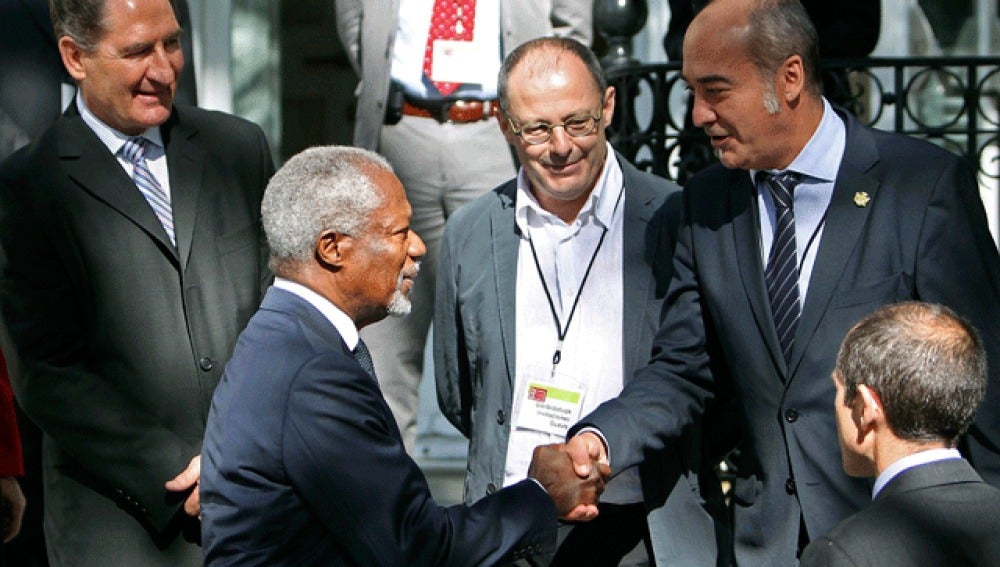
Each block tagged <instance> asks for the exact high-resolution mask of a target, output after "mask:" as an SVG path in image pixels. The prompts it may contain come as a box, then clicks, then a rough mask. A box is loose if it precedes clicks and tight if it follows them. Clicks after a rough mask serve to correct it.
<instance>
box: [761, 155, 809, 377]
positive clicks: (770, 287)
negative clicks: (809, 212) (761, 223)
mask: <svg viewBox="0 0 1000 567" xmlns="http://www.w3.org/2000/svg"><path fill="white" fill-rule="evenodd" d="M762 176H763V179H764V183H765V184H766V185H767V187H768V188H769V189H770V190H771V196H772V197H773V198H774V210H775V216H776V217H777V222H776V223H775V227H774V241H773V242H772V243H771V253H770V255H768V258H767V268H765V269H764V280H765V281H766V282H767V294H768V296H769V297H770V299H771V314H772V315H773V316H774V328H775V330H776V331H777V332H778V340H779V341H780V342H781V351H782V352H783V353H784V355H785V362H789V361H790V360H791V357H792V347H793V346H794V345H795V330H796V329H797V328H798V326H799V314H800V307H799V265H798V261H797V253H796V249H795V212H794V210H793V207H792V194H793V193H794V191H795V186H796V185H797V184H798V182H799V176H798V174H796V173H792V172H787V171H786V172H784V173H779V174H777V175H771V174H769V173H764V174H763V175H762Z"/></svg>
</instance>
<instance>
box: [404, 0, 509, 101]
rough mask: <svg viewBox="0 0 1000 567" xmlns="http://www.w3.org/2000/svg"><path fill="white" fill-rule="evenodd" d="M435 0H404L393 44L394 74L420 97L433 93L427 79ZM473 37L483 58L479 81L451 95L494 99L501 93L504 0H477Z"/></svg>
mask: <svg viewBox="0 0 1000 567" xmlns="http://www.w3.org/2000/svg"><path fill="white" fill-rule="evenodd" d="M433 10H434V0H400V2H399V24H398V27H397V29H396V42H395V44H394V45H393V48H392V71H391V73H392V78H393V80H395V81H397V82H399V83H400V84H402V85H403V90H404V91H405V92H406V94H407V95H410V96H412V97H414V98H418V99H426V98H436V97H438V96H440V95H438V94H437V93H436V92H435V93H433V95H432V96H430V97H429V95H428V89H427V84H426V83H424V79H423V77H424V49H425V48H426V46H427V34H428V32H429V31H430V27H431V13H432V12H433ZM472 41H473V42H474V43H476V44H477V45H478V47H479V50H480V53H482V54H483V57H482V59H481V60H480V61H479V63H478V64H477V65H476V69H475V72H476V74H477V75H478V76H479V77H480V79H479V82H476V83H465V84H463V85H462V87H461V88H460V89H459V90H458V91H456V92H455V94H454V95H453V96H452V97H450V98H474V99H483V100H490V99H494V98H496V97H497V73H498V72H499V71H500V63H501V62H502V57H503V56H502V51H501V45H500V1H499V0H476V22H475V26H474V27H473V31H472Z"/></svg>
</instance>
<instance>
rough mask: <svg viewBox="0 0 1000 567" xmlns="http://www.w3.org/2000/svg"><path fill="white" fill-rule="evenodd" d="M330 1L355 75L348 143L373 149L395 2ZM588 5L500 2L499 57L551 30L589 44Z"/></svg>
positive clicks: (381, 115)
mask: <svg viewBox="0 0 1000 567" xmlns="http://www.w3.org/2000/svg"><path fill="white" fill-rule="evenodd" d="M336 5H337V32H338V33H339V35H340V41H341V42H342V43H343V44H344V48H345V49H346V50H347V55H348V58H349V59H350V60H351V65H352V66H353V67H354V71H355V72H356V73H357V74H358V77H360V78H361V83H360V84H359V85H358V90H357V96H358V110H357V114H356V116H355V125H354V145H355V146H358V147H361V148H368V149H370V150H374V149H377V148H378V139H379V128H380V127H381V126H382V123H383V121H384V120H385V113H386V98H387V97H388V95H389V83H390V71H391V70H392V49H393V45H394V44H395V42H396V28H397V26H398V19H399V18H398V15H399V0H386V1H385V2H379V3H377V5H376V3H374V2H371V1H370V0H337V1H336ZM591 5H592V2H591V0H500V33H501V39H502V43H503V53H504V56H506V55H507V54H508V53H510V52H511V51H513V50H514V48H516V47H517V46H518V45H521V44H522V43H524V42H526V41H528V40H530V39H534V38H536V37H543V36H547V35H553V34H554V35H560V36H567V37H572V38H573V39H576V40H579V41H580V42H581V43H583V44H584V45H590V42H591V39H592V38H593V24H592V21H593V11H592V8H591Z"/></svg>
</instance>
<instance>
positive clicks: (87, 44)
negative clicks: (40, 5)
mask: <svg viewBox="0 0 1000 567" xmlns="http://www.w3.org/2000/svg"><path fill="white" fill-rule="evenodd" d="M169 2H170V7H171V8H173V9H174V10H175V12H176V7H175V6H174V0H169ZM106 10H107V0H49V15H50V16H51V17H52V28H53V30H54V31H55V36H56V41H59V38H61V37H63V36H69V37H70V39H72V40H73V41H74V42H75V43H76V44H77V45H78V46H79V47H80V49H82V50H84V51H88V52H91V51H94V50H95V49H97V44H98V43H100V41H101V38H102V37H104V34H105V32H107V22H106V17H107V14H106Z"/></svg>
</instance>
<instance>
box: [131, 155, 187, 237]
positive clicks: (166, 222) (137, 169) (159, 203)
mask: <svg viewBox="0 0 1000 567" xmlns="http://www.w3.org/2000/svg"><path fill="white" fill-rule="evenodd" d="M151 146H154V144H153V142H150V141H149V140H147V139H146V138H143V137H142V136H138V137H135V138H129V139H128V140H126V141H125V143H124V144H123V145H122V147H121V149H120V150H119V153H120V154H121V155H122V157H124V158H125V160H126V161H128V162H129V163H131V164H132V181H134V182H135V186H136V187H138V188H139V192H140V193H142V196H143V197H145V198H146V201H147V202H148V203H149V206H150V207H152V208H153V212H154V213H156V218H158V219H159V220H160V224H162V225H163V230H165V231H166V232H167V236H169V237H170V242H171V244H173V245H174V246H177V241H176V240H175V239H174V213H173V210H172V209H171V207H170V197H169V196H168V195H167V192H166V191H164V190H163V187H162V186H161V185H160V182H159V181H157V180H156V177H154V176H153V172H151V171H150V170H149V164H148V163H146V153H147V152H148V151H149V149H150V147H151Z"/></svg>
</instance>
